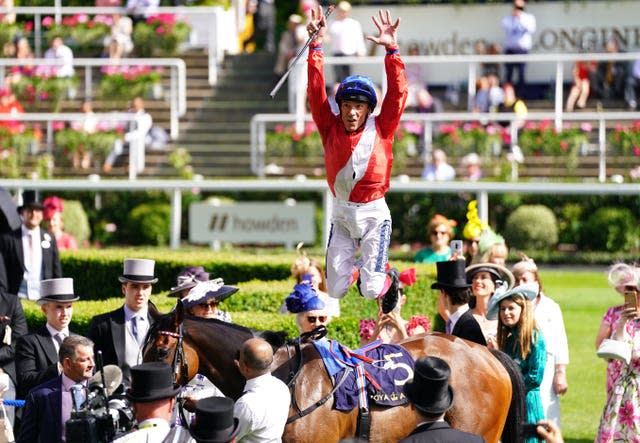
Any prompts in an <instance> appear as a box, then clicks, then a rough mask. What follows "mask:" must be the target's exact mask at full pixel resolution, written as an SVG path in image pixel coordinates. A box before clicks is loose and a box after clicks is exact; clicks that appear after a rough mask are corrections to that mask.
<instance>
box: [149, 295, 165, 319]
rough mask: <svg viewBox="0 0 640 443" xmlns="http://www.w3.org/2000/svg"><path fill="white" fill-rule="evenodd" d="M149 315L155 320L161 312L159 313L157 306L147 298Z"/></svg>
mask: <svg viewBox="0 0 640 443" xmlns="http://www.w3.org/2000/svg"><path fill="white" fill-rule="evenodd" d="M149 315H150V316H151V318H152V319H154V320H157V319H158V317H160V316H161V315H162V313H160V311H159V310H158V307H157V306H156V305H154V304H153V302H152V301H151V300H149Z"/></svg>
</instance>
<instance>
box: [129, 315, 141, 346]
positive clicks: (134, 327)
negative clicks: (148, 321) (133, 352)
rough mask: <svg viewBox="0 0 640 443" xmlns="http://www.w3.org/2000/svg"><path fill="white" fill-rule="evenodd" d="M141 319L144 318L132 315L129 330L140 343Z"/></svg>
mask: <svg viewBox="0 0 640 443" xmlns="http://www.w3.org/2000/svg"><path fill="white" fill-rule="evenodd" d="M143 321H144V319H143V318H142V317H139V316H137V315H134V316H133V317H131V332H132V333H133V336H134V337H135V339H136V341H137V342H138V344H141V343H142V337H141V332H142V331H141V329H142V322H143Z"/></svg>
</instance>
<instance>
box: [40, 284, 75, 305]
mask: <svg viewBox="0 0 640 443" xmlns="http://www.w3.org/2000/svg"><path fill="white" fill-rule="evenodd" d="M76 300H80V297H78V296H76V295H75V294H74V293H73V279H72V278H51V279H48V280H42V281H41V282H40V298H39V299H38V304H40V305H41V304H44V303H47V302H59V303H67V302H71V301H76Z"/></svg>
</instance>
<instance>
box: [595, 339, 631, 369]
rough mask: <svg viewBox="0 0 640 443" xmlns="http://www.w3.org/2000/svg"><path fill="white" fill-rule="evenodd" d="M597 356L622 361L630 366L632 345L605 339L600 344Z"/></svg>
mask: <svg viewBox="0 0 640 443" xmlns="http://www.w3.org/2000/svg"><path fill="white" fill-rule="evenodd" d="M596 354H597V355H598V357H600V358H605V359H615V360H622V361H623V362H625V363H626V364H629V362H630V361H631V343H627V342H623V341H619V340H612V339H610V338H605V339H604V340H602V343H600V346H599V347H598V350H597V351H596Z"/></svg>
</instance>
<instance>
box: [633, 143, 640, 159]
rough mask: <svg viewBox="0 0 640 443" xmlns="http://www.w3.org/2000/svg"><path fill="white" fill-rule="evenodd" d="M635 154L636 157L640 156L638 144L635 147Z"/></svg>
mask: <svg viewBox="0 0 640 443" xmlns="http://www.w3.org/2000/svg"><path fill="white" fill-rule="evenodd" d="M633 155H635V156H636V157H638V156H640V147H638V146H634V147H633Z"/></svg>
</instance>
